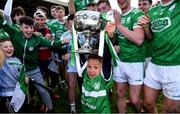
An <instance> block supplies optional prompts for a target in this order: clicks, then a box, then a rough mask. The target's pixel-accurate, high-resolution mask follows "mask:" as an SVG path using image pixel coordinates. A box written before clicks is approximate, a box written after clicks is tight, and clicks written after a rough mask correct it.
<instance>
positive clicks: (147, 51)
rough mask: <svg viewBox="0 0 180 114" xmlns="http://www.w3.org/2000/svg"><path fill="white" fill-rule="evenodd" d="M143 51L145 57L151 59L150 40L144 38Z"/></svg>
mask: <svg viewBox="0 0 180 114" xmlns="http://www.w3.org/2000/svg"><path fill="white" fill-rule="evenodd" d="M143 45H144V50H145V57H151V55H152V40H150V39H147V38H144V42H143Z"/></svg>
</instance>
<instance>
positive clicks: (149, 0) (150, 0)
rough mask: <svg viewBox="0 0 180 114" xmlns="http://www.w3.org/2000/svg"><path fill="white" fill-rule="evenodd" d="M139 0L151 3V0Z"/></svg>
mask: <svg viewBox="0 0 180 114" xmlns="http://www.w3.org/2000/svg"><path fill="white" fill-rule="evenodd" d="M139 1H140V0H139ZM141 1H148V2H149V3H150V4H152V0H141Z"/></svg>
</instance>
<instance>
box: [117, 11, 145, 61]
mask: <svg viewBox="0 0 180 114" xmlns="http://www.w3.org/2000/svg"><path fill="white" fill-rule="evenodd" d="M142 15H144V13H143V11H141V10H140V9H137V8H132V9H131V10H129V11H128V12H127V13H126V14H122V15H121V23H122V25H124V26H125V27H126V28H127V29H129V30H133V29H134V28H136V27H140V26H138V24H137V22H138V18H139V17H141V16H142ZM118 41H119V45H120V48H121V49H120V54H119V58H120V60H121V61H124V62H143V61H144V58H145V54H144V47H143V45H141V46H138V45H136V44H135V43H133V42H131V41H129V40H128V39H127V38H126V37H125V36H124V35H123V34H118Z"/></svg>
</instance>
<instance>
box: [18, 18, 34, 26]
mask: <svg viewBox="0 0 180 114" xmlns="http://www.w3.org/2000/svg"><path fill="white" fill-rule="evenodd" d="M19 23H20V25H22V24H26V25H29V26H32V25H34V20H33V19H32V18H31V17H29V16H23V17H21V18H20V19H19Z"/></svg>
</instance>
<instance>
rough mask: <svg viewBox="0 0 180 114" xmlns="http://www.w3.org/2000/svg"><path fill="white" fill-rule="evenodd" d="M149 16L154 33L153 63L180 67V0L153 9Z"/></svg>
mask: <svg viewBox="0 0 180 114" xmlns="http://www.w3.org/2000/svg"><path fill="white" fill-rule="evenodd" d="M148 14H149V17H150V21H151V30H152V32H153V37H152V38H153V43H152V62H153V63H154V64H158V65H180V48H179V46H180V20H179V19H180V0H176V1H175V0H172V1H171V2H170V3H168V4H166V5H162V4H159V5H158V6H155V7H152V8H151V9H150V10H149V12H148Z"/></svg>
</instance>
